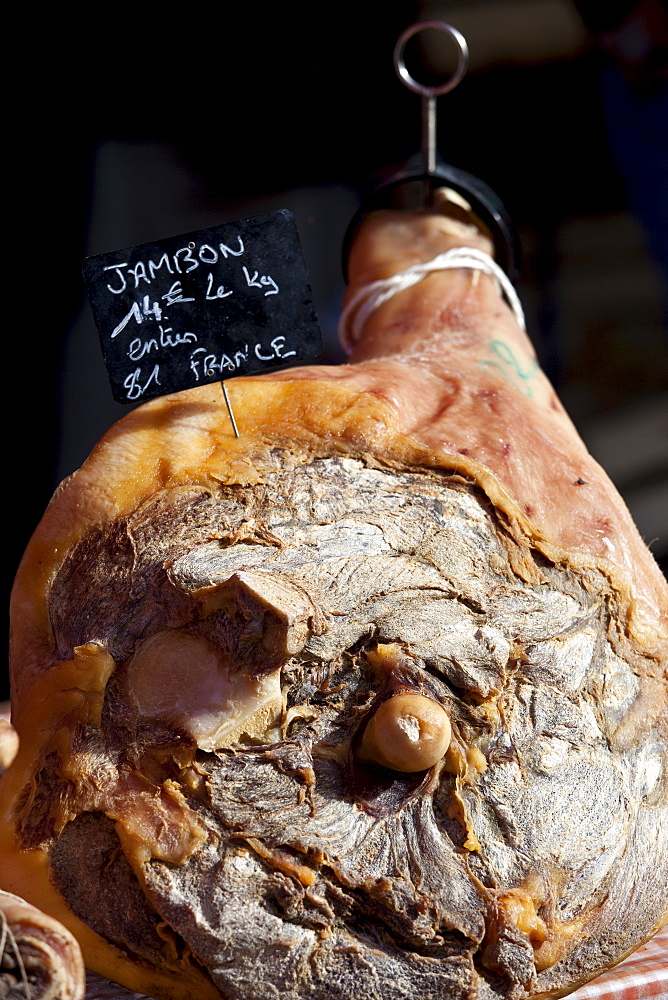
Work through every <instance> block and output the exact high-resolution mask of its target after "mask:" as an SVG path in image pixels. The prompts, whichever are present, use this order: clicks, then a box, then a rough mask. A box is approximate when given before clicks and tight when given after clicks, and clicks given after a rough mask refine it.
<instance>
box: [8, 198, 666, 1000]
mask: <svg viewBox="0 0 668 1000" xmlns="http://www.w3.org/2000/svg"><path fill="white" fill-rule="evenodd" d="M459 246H471V247H475V248H477V249H479V250H482V251H484V252H486V253H489V251H490V244H489V243H488V241H487V239H486V236H485V235H484V234H483V233H482V232H480V231H479V230H478V228H477V227H476V226H475V225H474V224H473V222H472V221H471V223H469V222H463V221H462V220H461V218H455V217H454V216H453V215H452V214H450V212H449V209H448V207H447V201H446V203H445V206H444V211H442V212H436V211H432V212H422V213H420V212H418V213H394V212H380V213H377V214H375V215H373V216H371V217H370V218H369V219H367V220H366V221H365V223H364V224H363V226H362V228H361V229H360V231H359V233H358V235H357V238H356V240H355V242H354V244H353V247H352V253H351V259H350V274H351V285H350V290H349V296H350V298H349V301H353V298H354V297H355V296H356V295H357V292H358V291H359V290H360V289H361V288H363V287H365V286H367V285H369V284H371V283H373V282H375V281H378V280H381V279H385V278H388V277H391V276H392V275H394V274H397V273H399V272H402V271H405V270H406V269H407V268H408V267H411V266H412V265H414V264H416V263H421V262H427V261H430V260H432V259H433V258H435V257H436V256H437V255H439V254H441V253H443V252H445V251H447V250H449V249H451V248H453V247H459ZM357 334H358V335H356V345H355V347H354V351H353V353H352V355H351V358H350V364H348V365H343V366H340V367H333V368H327V367H307V368H300V369H292V370H288V371H284V372H282V373H280V374H277V375H273V376H265V377H257V378H245V379H239V380H234V381H231V382H229V383H227V385H228V391H229V394H230V397H231V401H232V404H233V407H234V412H235V415H236V418H237V424H238V426H239V430H240V435H241V436H240V438H239V439H235V437H234V436H233V433H232V429H231V427H230V424H229V420H228V417H227V412H226V410H225V406H224V401H223V397H222V394H221V393H220V388H219V387H217V386H209V387H204V388H201V389H197V390H193V391H190V392H185V393H181V394H178V395H176V396H170V397H164V398H162V399H159V400H156V401H154V402H151V403H148V404H146V405H145V406H143V407H141V408H139V409H138V410H135V411H133V412H132V413H130V414H129V415H128V416H127V417H126V418H125V419H124V420H122V421H120V422H119V423H118V424H117V425H116V426H115V427H113V428H112V429H111V430H110V431H109V432H108V433H107V434H106V435H105V437H104V438H103V439H102V441H101V442H100V443H99V444H98V446H97V447H96V448H95V450H94V451H93V453H92V455H91V456H90V458H89V459H88V461H87V462H86V463H85V464H84V466H83V467H82V468H81V469H80V470H79V471H78V472H77V473H75V475H74V476H72V477H71V478H70V479H69V480H67V481H66V482H65V483H64V484H63V485H62V486H61V487H60V489H59V490H58V491H57V493H56V495H55V497H54V499H53V501H52V503H51V505H50V506H49V508H48V510H47V512H46V514H45V516H44V519H43V520H42V522H41V524H40V526H39V527H38V529H37V531H36V532H35V535H34V537H33V539H32V541H31V543H30V546H29V548H28V550H27V552H26V555H25V557H24V560H23V562H22V564H21V567H20V569H19V573H18V576H17V581H16V585H15V588H14V594H13V599H12V621H13V633H12V684H13V695H12V705H13V722H14V724H15V726H16V727H17V729H18V731H19V734H20V737H21V744H20V751H19V756H18V758H17V760H16V762H15V763H14V764H13V765H12V767H11V768H10V769H9V770H8V772H7V774H6V775H5V777H4V779H3V782H2V786H1V794H2V809H3V817H2V823H1V824H0V830H1V833H0V838H1V842H0V877H1V878H2V879H3V883H4V884H6V885H7V886H8V887H9V888H12V889H14V890H15V891H19V892H21V891H23V892H25V893H26V894H28V893H29V894H30V898H31V901H33V902H35V903H36V904H37V905H39V906H41V907H43V908H44V909H45V910H47V911H48V912H50V913H52V914H53V915H54V916H56V917H57V918H58V919H61V920H62V921H63V922H64V923H66V924H67V926H68V927H70V928H71V930H72V931H73V932H74V933H75V934H76V935H77V937H78V938H79V940H80V942H81V944H82V947H83V950H84V954H85V956H86V960H87V963H88V964H89V965H90V966H91V968H93V969H95V970H96V971H97V972H99V973H101V974H103V975H105V976H107V977H109V978H111V979H115V980H117V981H119V982H121V983H123V984H124V985H126V986H127V987H128V988H130V989H134V990H137V991H139V992H143V993H147V994H151V995H154V996H157V997H166V998H182V997H183V998H185V997H192V996H198V997H204V998H207V997H211V998H219V997H224V998H225V1000H273V998H275V997H276V996H277V995H280V996H282V997H285V998H286V1000H301V998H303V1000H306V998H308V1000H325V998H331V997H332V996H336V997H337V998H340V1000H344V998H348V997H350V998H351V1000H352V998H353V997H355V998H356V997H359V996H362V995H363V996H370V997H371V996H382V997H383V998H385V1000H395V998H396V1000H399V998H404V997H405V996H407V995H410V996H411V997H415V998H416V1000H417V998H419V1000H436V998H437V997H438V998H442V997H444V996H448V997H451V998H453V1000H464V998H467V1000H468V998H473V997H476V998H478V1000H494V998H499V1000H501V998H507V1000H523V998H529V997H546V996H562V995H564V994H565V993H567V992H569V991H570V990H572V989H575V988H576V987H577V986H578V985H579V984H581V983H583V982H585V981H587V980H588V979H590V978H592V977H594V976H595V975H597V974H598V973H599V972H601V971H602V970H603V969H605V968H608V967H610V966H611V965H613V964H615V963H616V962H618V961H620V960H621V959H622V958H623V957H625V955H626V954H628V953H629V952H630V951H632V950H633V949H634V948H636V947H638V946H639V945H640V944H641V943H642V942H643V941H645V940H647V939H648V938H649V937H650V936H651V935H652V934H653V933H654V932H655V931H656V930H657V929H658V928H659V927H661V926H662V925H663V923H664V922H665V921H666V919H667V917H668V888H667V887H668V778H667V777H666V743H667V739H668V728H667V717H666V707H667V700H668V696H667V687H666V662H667V658H666V657H667V646H668V631H667V629H668V626H667V612H668V588H667V587H666V583H665V580H664V579H663V577H662V575H661V573H660V572H659V570H658V568H657V566H656V564H655V563H654V561H653V559H652V556H651V554H650V553H649V551H648V550H647V548H646V546H645V545H644V543H643V542H642V540H641V539H640V537H639V536H638V533H637V531H636V529H635V527H634V525H633V522H632V520H631V518H630V515H629V513H628V511H627V510H626V508H625V507H624V504H623V503H622V501H621V499H620V497H619V496H618V494H617V493H616V491H615V489H614V488H613V486H612V485H611V483H610V481H609V480H608V479H607V477H606V476H605V473H604V472H603V471H602V470H601V469H600V467H599V466H598V465H597V464H596V463H595V462H594V461H593V459H592V458H591V456H589V455H588V453H587V451H586V449H585V447H584V445H583V444H582V442H581V440H580V439H579V437H578V435H577V432H576V431H575V429H574V427H573V425H572V424H571V422H570V420H569V418H568V417H567V415H566V414H565V412H564V411H563V409H562V407H561V405H560V404H559V402H558V400H557V399H556V397H555V394H554V391H553V390H552V388H551V386H550V385H549V383H548V382H547V380H546V379H545V377H544V376H543V374H542V373H541V372H540V370H539V368H538V366H537V363H536V359H535V355H534V352H533V349H532V347H531V345H530V342H529V340H528V338H527V336H526V334H525V333H524V331H523V330H522V328H521V327H520V325H519V324H518V321H517V318H516V317H515V315H514V314H513V312H512V310H511V309H510V308H509V307H508V306H507V304H506V303H505V301H504V299H503V297H502V295H501V294H500V291H499V288H498V287H497V283H496V281H495V279H494V278H493V277H492V276H490V275H488V274H485V273H481V272H479V271H472V270H470V269H459V270H448V271H436V272H433V273H430V274H428V275H427V276H426V277H425V278H424V279H423V280H422V281H420V282H419V283H418V284H416V285H414V286H413V287H411V288H408V289H405V290H403V291H401V292H399V293H397V294H396V295H394V296H393V297H392V298H390V299H388V300H387V301H385V302H384V303H383V304H381V305H380V306H378V308H377V309H376V310H375V311H373V312H372V313H371V315H369V316H368V317H367V318H366V320H365V322H364V323H363V324H362V328H361V330H359V331H357ZM82 857H85V858H86V865H85V867H84V868H83V870H82V865H81V861H80V859H81V858H82ZM128 913H132V919H131V920H129V919H127V917H126V916H125V915H126V914H128Z"/></svg>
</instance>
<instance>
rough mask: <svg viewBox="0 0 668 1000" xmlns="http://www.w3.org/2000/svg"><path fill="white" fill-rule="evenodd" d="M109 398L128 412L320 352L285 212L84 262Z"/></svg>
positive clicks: (302, 271)
mask: <svg viewBox="0 0 668 1000" xmlns="http://www.w3.org/2000/svg"><path fill="white" fill-rule="evenodd" d="M83 274H84V279H85V282H86V287H87V290H88V297H89V299H90V303H91V307H92V310H93V315H94V317H95V323H96V325H97V328H98V331H99V334H100V341H101V344H102V352H103V354H104V360H105V363H106V366H107V372H108V374H109V381H110V382H111V390H112V393H113V396H114V399H115V400H116V401H117V402H119V403H135V402H138V401H144V400H147V399H152V398H153V397H155V396H163V395H166V394H167V393H170V392H177V391H180V390H181V389H190V388H192V387H193V386H196V385H204V384H205V383H208V382H218V381H222V380H224V379H226V378H230V377H231V376H233V375H247V374H249V373H251V372H263V371H270V370H271V369H273V368H280V367H284V366H285V365H289V364H293V363H295V362H298V361H305V360H308V359H313V358H315V357H317V356H318V355H319V354H321V353H322V350H323V343H322V334H321V332H320V327H319V325H318V318H317V316H316V313H315V310H314V308H313V298H312V294H311V288H310V285H309V279H308V275H307V273H306V267H305V265H304V260H303V257H302V251H301V246H300V243H299V235H298V232H297V227H296V225H295V221H294V218H293V216H292V214H291V213H290V212H288V211H286V210H283V209H282V210H280V211H278V212H272V213H270V214H269V215H263V216H255V217H253V218H251V219H243V220H241V221H239V222H233V223H226V224H225V225H222V226H214V227H212V228H211V229H202V230H200V231H199V232H194V233H186V234H185V235H183V236H172V237H170V238H168V239H165V240H160V241H159V242H156V243H144V244H142V245H141V246H136V247H129V248H128V249H125V250H115V251H113V252H112V253H106V254H101V255H99V256H96V257H88V258H86V260H85V261H84V263H83Z"/></svg>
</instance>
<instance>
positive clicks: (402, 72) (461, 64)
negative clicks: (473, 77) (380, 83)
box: [394, 21, 469, 97]
mask: <svg viewBox="0 0 668 1000" xmlns="http://www.w3.org/2000/svg"><path fill="white" fill-rule="evenodd" d="M424 28H436V29H437V30H438V31H445V32H446V33H447V34H448V35H450V37H451V38H453V39H454V41H455V42H456V44H457V48H458V49H459V58H458V61H457V68H456V69H455V71H454V73H453V74H452V76H451V77H450V79H449V80H446V81H445V83H442V84H441V85H440V86H438V87H427V86H425V85H424V84H422V83H418V82H417V80H414V79H413V77H412V76H411V75H410V73H409V72H408V70H407V69H406V64H405V62H404V48H405V47H406V42H407V41H408V40H409V39H410V38H412V37H413V35H416V34H417V33H418V31H423V30H424ZM468 64H469V47H468V45H467V44H466V39H465V38H464V36H463V35H462V34H461V32H459V31H457V29H456V28H453V27H452V25H450V24H445V22H444V21H418V22H417V24H412V25H411V26H410V28H406V30H405V31H404V32H402V33H401V35H400V36H399V38H398V39H397V44H396V45H395V46H394V68H395V70H396V71H397V76H398V77H399V78H400V79H401V80H402V81H403V83H404V84H405V85H406V86H407V87H408V88H409V90H412V91H414V92H415V93H416V94H421V95H422V97H438V96H439V95H440V94H447V93H448V91H449V90H453V89H454V87H456V86H457V84H458V83H459V82H460V80H461V79H462V77H463V76H464V74H465V73H466V70H467V67H468Z"/></svg>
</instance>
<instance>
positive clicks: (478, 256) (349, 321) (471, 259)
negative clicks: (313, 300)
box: [339, 247, 526, 354]
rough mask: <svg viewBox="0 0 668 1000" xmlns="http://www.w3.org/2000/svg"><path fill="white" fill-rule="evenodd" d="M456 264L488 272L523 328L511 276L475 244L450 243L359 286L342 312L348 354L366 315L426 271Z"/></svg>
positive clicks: (342, 332) (341, 330)
mask: <svg viewBox="0 0 668 1000" xmlns="http://www.w3.org/2000/svg"><path fill="white" fill-rule="evenodd" d="M457 268H471V269H472V270H477V271H483V272H484V273H485V274H489V275H491V276H492V277H493V278H494V279H495V280H496V283H497V287H498V289H499V291H500V293H501V294H502V295H503V297H504V298H505V300H506V302H507V303H508V305H509V306H510V308H511V309H512V311H513V314H514V316H515V319H516V320H517V322H518V323H519V325H520V326H521V327H522V329H526V322H525V318H524V310H523V309H522V304H521V302H520V299H519V296H518V294H517V292H516V291H515V288H514V287H513V284H512V282H511V280H510V278H509V277H508V275H507V274H506V273H505V271H503V270H502V268H500V267H499V265H498V264H497V263H496V261H495V260H494V258H493V257H490V255H489V254H487V253H484V251H482V250H477V249H476V248H475V247H453V248H452V249H451V250H448V251H447V252H445V253H441V254H438V256H437V257H434V258H433V260H429V261H426V262H425V263H423V264H414V265H413V266H412V267H408V268H406V270H405V271H400V272H399V273H398V274H394V275H392V277H391V278H385V279H382V280H380V281H372V282H370V283H369V284H368V285H363V286H362V288H359V289H358V290H357V291H356V292H355V294H354V295H353V296H352V298H351V299H350V300H349V301H348V302H347V303H346V305H345V307H344V309H343V310H342V312H341V318H340V320H339V340H340V341H341V344H342V346H343V349H344V350H345V351H346V353H347V354H350V353H351V351H352V350H353V349H354V348H355V345H356V344H357V342H358V341H359V339H360V336H361V334H362V329H363V328H364V324H365V323H366V321H367V320H368V318H369V316H371V314H372V313H373V312H375V311H376V309H378V308H379V306H382V305H383V304H384V303H385V302H387V301H389V299H391V298H392V297H393V296H394V295H397V294H398V293H399V292H403V291H404V290H405V289H407V288H411V287H412V286H413V285H417V284H418V282H420V281H422V279H423V278H425V277H426V276H427V275H428V274H432V273H433V272H435V271H447V270H453V269H457Z"/></svg>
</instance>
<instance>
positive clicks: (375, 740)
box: [358, 694, 451, 773]
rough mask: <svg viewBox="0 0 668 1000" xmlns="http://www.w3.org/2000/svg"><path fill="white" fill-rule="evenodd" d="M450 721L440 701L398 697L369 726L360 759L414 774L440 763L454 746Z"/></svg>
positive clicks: (421, 697) (407, 695)
mask: <svg viewBox="0 0 668 1000" xmlns="http://www.w3.org/2000/svg"><path fill="white" fill-rule="evenodd" d="M450 736H451V730H450V719H449V718H448V715H447V713H446V711H445V709H443V708H442V707H441V705H439V704H438V702H436V701H432V699H431V698H426V697H425V696H424V695H421V694H398V695H395V696H394V697H393V698H389V699H388V700H387V701H384V702H383V704H382V705H381V706H380V708H379V709H378V710H377V711H376V712H375V713H374V715H373V716H372V717H371V719H370V720H369V722H368V723H367V726H366V729H365V730H364V735H363V736H362V742H361V745H360V749H359V753H358V759H359V760H360V761H361V762H363V763H372V764H380V765H382V766H383V767H389V768H391V769H392V770H393V771H405V772H407V773H413V772H415V771H424V770H426V769H427V768H428V767H433V765H434V764H436V763H438V761H439V760H440V759H441V757H442V756H443V754H444V753H445V751H446V750H447V749H448V746H449V745H450Z"/></svg>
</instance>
